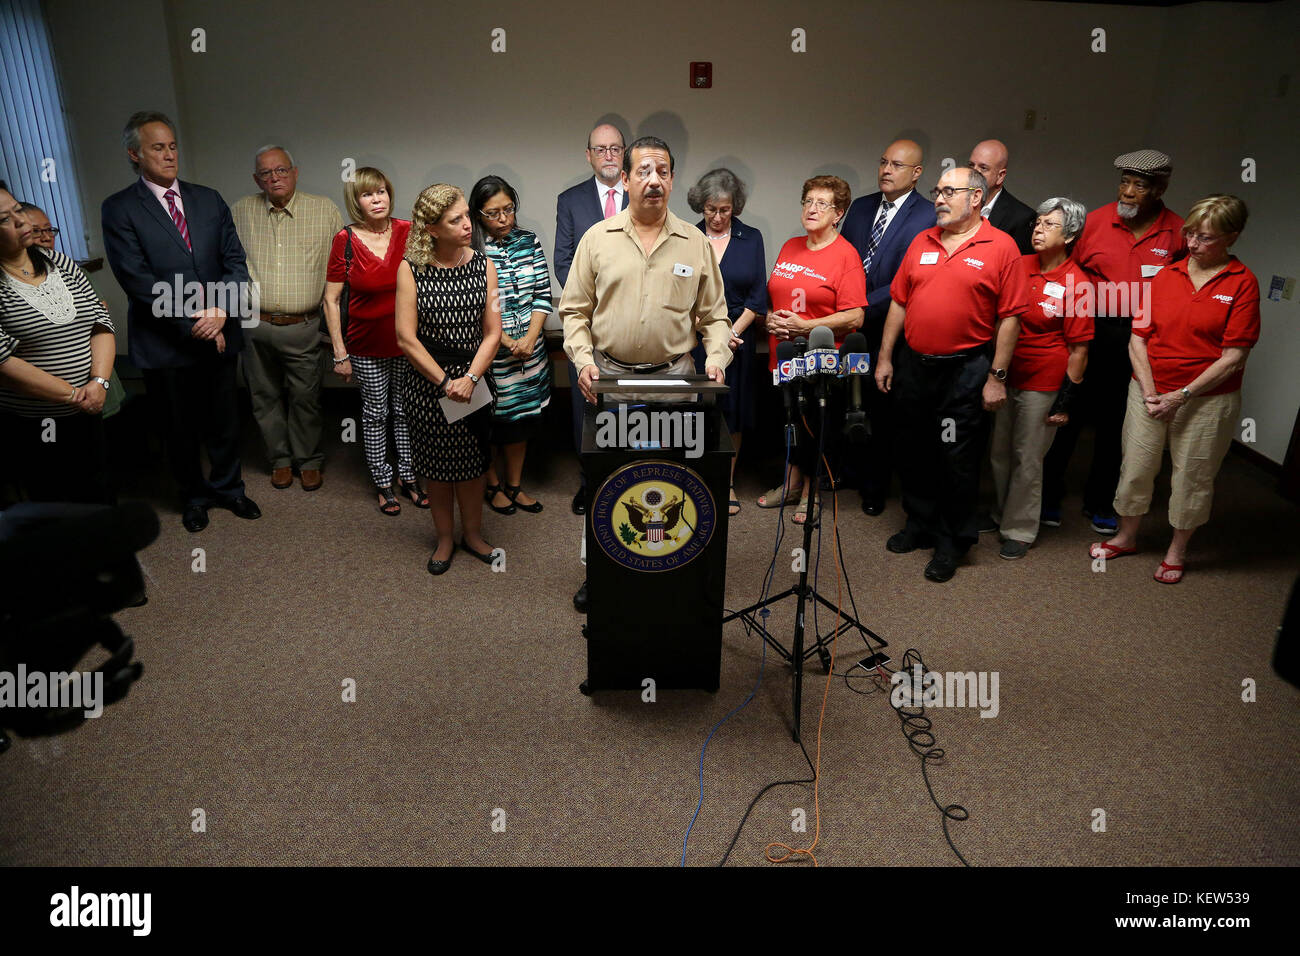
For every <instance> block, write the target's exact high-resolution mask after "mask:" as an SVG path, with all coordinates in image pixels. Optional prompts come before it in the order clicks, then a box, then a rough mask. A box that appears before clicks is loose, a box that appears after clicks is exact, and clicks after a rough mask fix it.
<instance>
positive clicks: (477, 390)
mask: <svg viewBox="0 0 1300 956" xmlns="http://www.w3.org/2000/svg"><path fill="white" fill-rule="evenodd" d="M491 402H492V391H491V389H489V388H488V384H487V381H486V380H485V379H479V380H478V384H477V385H475V386H474V391H473V392H472V393H471V394H470V397H469V401H468V402H456V401H452V400H451V399H450V398H447V397H446V396H445V395H444V396H443V397H442V398H440V399H438V404H439V405H441V406H442V414H443V415H444V416H445V417H446V419H447V424H449V425H450V424H451V423H452V422H458V421H460V420H461V419H462V418H464V417H465V416H466V415H469V414H471V413H472V412H476V411H478V410H479V409H480V408H482V407H483V406H484V405H488V404H491Z"/></svg>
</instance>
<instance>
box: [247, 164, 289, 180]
mask: <svg viewBox="0 0 1300 956" xmlns="http://www.w3.org/2000/svg"><path fill="white" fill-rule="evenodd" d="M291 172H293V169H291V168H285V167H284V166H277V167H275V169H259V170H258V171H257V172H255V173H253V177H254V178H255V179H257V180H258V181H260V182H266V181H267V180H268V179H271V178H272V177H274V178H276V179H284V178H285V177H286V176H288V175H289V174H290V173H291Z"/></svg>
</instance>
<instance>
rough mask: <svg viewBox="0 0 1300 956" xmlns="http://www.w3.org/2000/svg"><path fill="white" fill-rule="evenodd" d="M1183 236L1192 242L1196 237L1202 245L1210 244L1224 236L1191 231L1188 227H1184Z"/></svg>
mask: <svg viewBox="0 0 1300 956" xmlns="http://www.w3.org/2000/svg"><path fill="white" fill-rule="evenodd" d="M1183 238H1184V239H1186V240H1187V241H1188V242H1191V241H1192V240H1193V239H1195V240H1196V241H1197V243H1199V244H1200V245H1202V246H1209V245H1213V244H1214V243H1216V242H1218V241H1219V240H1220V239H1222V238H1223V236H1203V235H1201V234H1200V233H1197V232H1191V231H1189V230H1187V229H1184V230H1183Z"/></svg>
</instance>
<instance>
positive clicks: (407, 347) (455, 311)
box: [397, 183, 501, 574]
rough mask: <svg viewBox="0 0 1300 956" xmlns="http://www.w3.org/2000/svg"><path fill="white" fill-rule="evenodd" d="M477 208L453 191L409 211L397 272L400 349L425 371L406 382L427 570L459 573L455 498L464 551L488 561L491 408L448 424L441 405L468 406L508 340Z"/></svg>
mask: <svg viewBox="0 0 1300 956" xmlns="http://www.w3.org/2000/svg"><path fill="white" fill-rule="evenodd" d="M471 236H472V228H471V222H470V218H469V206H468V204H467V203H466V202H465V196H464V194H463V193H462V192H461V191H460V190H459V189H457V188H456V187H455V186H449V185H447V184H446V183H436V184H435V185H433V186H430V187H429V188H428V189H426V190H424V192H422V193H420V195H419V197H418V198H417V199H416V201H415V209H414V210H413V212H412V214H411V234H410V236H409V238H408V239H407V241H406V258H405V259H404V260H403V262H402V264H401V265H400V266H399V267H398V269H397V344H398V345H400V346H401V348H402V351H403V352H405V353H406V357H407V358H408V359H409V360H410V362H411V367H412V369H413V370H414V371H415V372H416V373H418V374H414V375H407V376H406V382H405V404H406V416H407V421H408V424H409V427H410V431H411V460H412V463H413V464H414V465H415V470H416V471H417V472H419V473H420V474H422V475H424V476H425V477H426V478H427V479H428V480H429V482H430V484H429V485H428V488H427V490H428V493H429V503H430V510H431V511H432V512H433V524H434V528H435V529H436V530H437V532H438V544H437V547H436V548H435V549H434V552H433V555H432V556H431V557H430V558H429V573H430V574H442V573H444V572H445V571H446V570H447V569H448V568H449V567H451V556H452V552H453V551H454V550H455V544H454V542H455V538H454V536H453V528H454V521H455V515H454V512H453V508H452V502H453V498H454V500H455V501H456V502H457V503H459V505H460V522H461V540H460V545H461V548H462V549H463V550H466V551H469V552H470V553H471V554H472V555H474V557H476V558H478V559H479V560H480V561H482V562H484V563H485V564H491V563H492V546H491V545H490V544H488V543H487V542H486V541H484V540H483V534H482V526H483V489H484V485H485V483H486V478H485V476H486V474H487V469H488V465H489V463H490V462H491V455H492V449H491V445H490V444H489V434H490V430H491V426H492V406H491V404H490V403H489V404H487V405H484V406H483V407H482V408H480V409H478V410H477V411H475V412H473V413H471V414H469V415H467V416H465V417H463V418H460V419H458V420H457V421H454V422H448V421H447V418H446V416H445V415H444V414H443V411H442V406H441V404H440V402H439V400H440V399H441V398H443V397H446V398H449V399H451V400H452V401H454V402H466V403H467V402H469V400H470V398H471V396H472V395H473V394H474V391H475V388H476V387H477V388H480V389H482V388H486V387H487V386H488V383H487V382H483V383H482V384H480V380H481V379H483V377H484V376H486V375H487V374H488V371H489V370H490V369H491V367H492V359H493V356H495V355H496V352H497V346H498V344H499V343H500V341H501V312H500V308H499V305H498V299H497V277H496V269H495V268H493V266H492V263H491V261H490V260H488V259H487V258H486V257H485V256H484V255H483V254H482V253H479V252H475V251H474V249H473V248H472V247H471V245H470V241H471Z"/></svg>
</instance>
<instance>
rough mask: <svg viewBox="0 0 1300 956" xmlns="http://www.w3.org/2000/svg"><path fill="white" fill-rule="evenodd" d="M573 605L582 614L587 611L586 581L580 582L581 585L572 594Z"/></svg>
mask: <svg viewBox="0 0 1300 956" xmlns="http://www.w3.org/2000/svg"><path fill="white" fill-rule="evenodd" d="M573 606H574V607H575V608H577V609H578V610H579V611H581V612H582V613H583V614H586V613H587V582H586V581H583V582H582V587H580V588H578V593H577V594H575V595H574V596H573Z"/></svg>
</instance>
